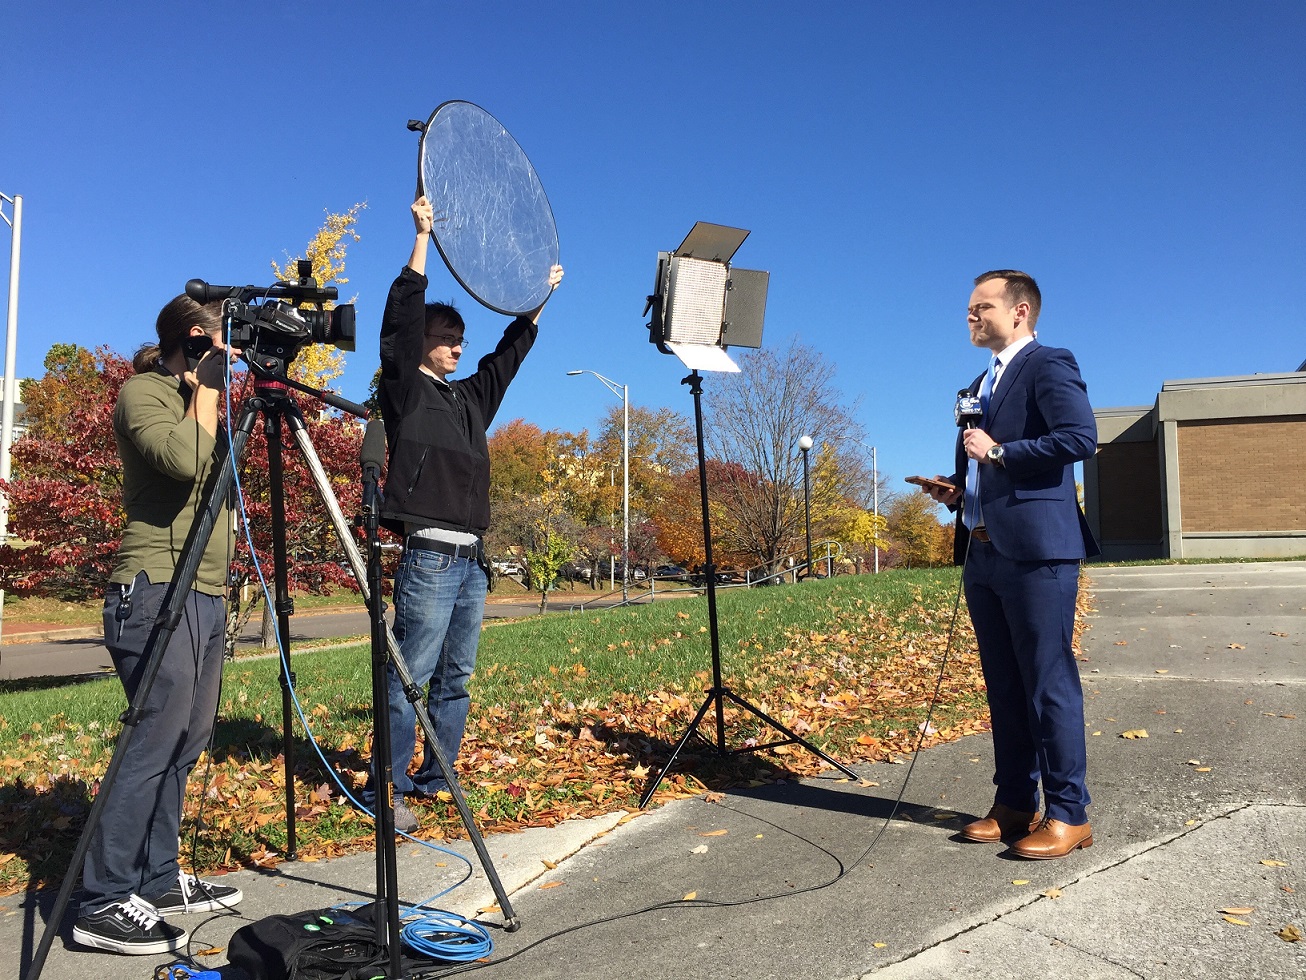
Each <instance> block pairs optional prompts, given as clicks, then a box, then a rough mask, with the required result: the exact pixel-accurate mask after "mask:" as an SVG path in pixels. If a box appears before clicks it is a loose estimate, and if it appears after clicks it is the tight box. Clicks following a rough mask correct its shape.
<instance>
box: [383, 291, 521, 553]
mask: <svg viewBox="0 0 1306 980" xmlns="http://www.w3.org/2000/svg"><path fill="white" fill-rule="evenodd" d="M425 320H426V277H425V276H423V275H419V274H418V273H416V272H414V271H413V270H412V269H410V268H408V267H407V266H405V267H404V269H403V271H402V272H400V273H399V277H398V278H397V279H395V281H394V283H393V284H392V285H391V286H390V295H389V296H388V297H386V302H385V312H384V314H383V315H382V318H381V384H380V388H379V395H380V403H381V417H382V418H383V419H384V421H385V435H386V442H387V443H388V444H389V449H390V459H389V465H388V467H387V473H386V480H385V503H384V504H383V506H382V509H381V517H382V524H383V525H384V526H385V527H386V528H388V529H389V530H391V531H394V532H395V533H396V534H399V535H402V534H403V533H404V524H405V523H410V524H415V525H417V526H418V527H442V528H447V529H449V530H453V531H470V532H472V533H474V534H478V535H479V534H484V533H485V532H486V531H487V530H488V529H489V526H490V453H489V448H488V447H487V446H486V440H485V433H486V430H487V429H488V428H489V426H490V423H491V422H493V421H494V415H495V413H496V412H497V411H498V410H499V404H500V403H501V402H502V401H503V396H504V394H505V393H506V392H507V390H508V385H509V384H510V383H511V382H512V379H513V378H514V377H516V375H517V370H518V368H520V367H521V363H522V361H523V360H525V358H526V354H527V353H528V352H529V351H530V349H531V345H533V344H534V343H535V336H536V334H537V333H538V330H539V328H538V327H537V326H536V325H535V324H534V323H532V322H531V321H530V319H528V318H527V317H517V319H515V320H513V321H512V322H511V323H510V324H509V325H508V329H507V330H505V331H504V334H503V337H502V338H501V339H500V341H499V343H498V346H496V347H495V349H494V350H493V351H492V352H491V353H489V354H487V355H486V356H485V357H483V358H481V361H480V363H479V364H478V365H477V366H476V373H475V374H473V375H471V376H470V377H467V378H464V379H462V380H458V381H451V382H449V383H448V384H447V385H446V384H441V383H440V382H438V381H436V380H435V379H434V378H432V377H431V376H430V375H428V374H425V373H423V372H422V371H421V370H419V368H420V366H421V363H422V346H423V343H424V342H425V338H424V333H425V328H426V322H425Z"/></svg>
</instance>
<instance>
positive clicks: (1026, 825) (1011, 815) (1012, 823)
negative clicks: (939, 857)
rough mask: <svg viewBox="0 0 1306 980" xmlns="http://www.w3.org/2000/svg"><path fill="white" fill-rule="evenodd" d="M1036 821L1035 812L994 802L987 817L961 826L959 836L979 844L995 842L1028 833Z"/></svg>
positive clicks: (1035, 824)
mask: <svg viewBox="0 0 1306 980" xmlns="http://www.w3.org/2000/svg"><path fill="white" fill-rule="evenodd" d="M1038 823H1039V820H1038V814H1037V813H1027V812H1026V811H1024V810H1013V809H1012V808H1011V807H1009V806H1006V805H1004V804H1002V803H994V804H993V808H992V809H991V810H989V815H988V816H987V817H985V818H984V819H983V820H976V821H974V822H972V823H968V824H966V826H964V827H962V828H961V836H962V837H965V838H966V840H973V841H978V842H979V843H981V844H996V843H998V841H1000V840H1002V839H1003V838H1004V837H1011V836H1014V835H1015V834H1021V835H1024V834H1028V833H1029V832H1030V831H1031V830H1033V829H1034V828H1035V827H1037V826H1038Z"/></svg>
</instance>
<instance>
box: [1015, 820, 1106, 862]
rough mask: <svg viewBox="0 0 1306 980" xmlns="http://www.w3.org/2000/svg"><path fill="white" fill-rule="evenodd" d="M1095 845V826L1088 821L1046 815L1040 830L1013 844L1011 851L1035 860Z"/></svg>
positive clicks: (1044, 859)
mask: <svg viewBox="0 0 1306 980" xmlns="http://www.w3.org/2000/svg"><path fill="white" fill-rule="evenodd" d="M1092 846H1093V828H1092V827H1091V826H1090V825H1089V824H1087V823H1081V824H1079V825H1075V824H1068V823H1062V822H1061V821H1060V820H1053V819H1051V818H1048V817H1045V818H1044V819H1043V822H1042V823H1040V824H1039V825H1038V830H1036V831H1034V832H1033V833H1032V834H1030V835H1029V836H1028V837H1022V838H1021V839H1020V840H1018V841H1016V843H1014V844H1012V845H1011V853H1012V854H1015V855H1016V856H1017V857H1023V858H1030V859H1031V860H1034V861H1047V860H1049V859H1051V858H1063V857H1065V856H1066V855H1067V854H1069V853H1070V852H1071V851H1073V850H1075V849H1076V848H1079V847H1092Z"/></svg>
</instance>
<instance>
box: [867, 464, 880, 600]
mask: <svg viewBox="0 0 1306 980" xmlns="http://www.w3.org/2000/svg"><path fill="white" fill-rule="evenodd" d="M871 491H872V492H873V493H874V494H875V496H874V497H873V498H872V499H873V506H874V508H875V510H874V514H875V538H874V540H873V541H872V545H873V547H874V548H875V574H876V575H879V574H880V461H879V459H878V458H877V457H876V454H875V447H874V446H872V447H871ZM863 499H865V498H863Z"/></svg>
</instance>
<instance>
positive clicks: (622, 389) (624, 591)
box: [567, 370, 630, 602]
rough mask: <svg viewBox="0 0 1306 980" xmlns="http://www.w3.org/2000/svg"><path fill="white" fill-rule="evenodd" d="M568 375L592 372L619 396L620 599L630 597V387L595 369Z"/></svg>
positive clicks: (572, 372) (573, 372)
mask: <svg viewBox="0 0 1306 980" xmlns="http://www.w3.org/2000/svg"><path fill="white" fill-rule="evenodd" d="M567 374H568V375H570V376H571V377H575V376H576V375H578V374H592V375H594V377H596V378H598V379H599V380H600V381H601V382H603V385H604V387H606V388H607V389H608V390H609V391H610V392H612V393H613V394H614V395H617V396H619V397H620V398H621V601H622V602H627V601H628V600H629V599H630V388H629V387H627V386H626V385H619V384H617V382H615V381H613V380H612V379H611V378H605V377H604V376H603V375H601V374H599V373H598V372H597V371H589V370H580V371H568V372H567Z"/></svg>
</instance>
